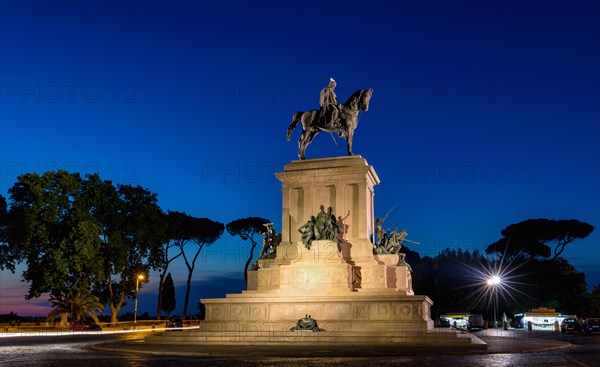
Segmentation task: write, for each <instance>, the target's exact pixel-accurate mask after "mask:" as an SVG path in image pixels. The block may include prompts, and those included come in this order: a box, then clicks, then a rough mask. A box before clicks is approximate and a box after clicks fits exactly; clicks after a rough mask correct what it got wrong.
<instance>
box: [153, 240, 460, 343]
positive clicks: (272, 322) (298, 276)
mask: <svg viewBox="0 0 600 367" xmlns="http://www.w3.org/2000/svg"><path fill="white" fill-rule="evenodd" d="M293 247H295V251H296V256H294V257H293V258H288V259H287V263H285V262H284V260H285V259H283V257H282V256H280V257H279V258H276V259H273V260H261V261H259V266H260V268H259V269H258V270H255V271H253V272H250V273H251V274H252V277H251V278H250V283H251V284H250V286H249V288H255V289H249V290H246V291H243V292H242V293H241V294H228V295H227V297H226V298H219V299H205V300H203V301H202V302H203V303H204V305H205V307H206V314H205V315H206V319H205V320H204V321H202V322H201V323H200V330H198V331H183V332H178V333H164V334H159V335H155V336H151V337H148V338H147V339H146V342H147V343H161V344H164V343H173V344H196V343H202V344H290V343H291V344H303V345H304V344H305V345H311V344H312V345H315V344H319V345H323V344H328V345H374V344H377V345H429V346H433V345H444V346H453V345H456V346H463V347H465V346H469V345H470V344H471V339H470V338H469V337H467V336H465V335H462V336H461V335H458V334H456V333H449V332H434V331H432V330H433V321H432V320H430V317H429V309H430V307H431V304H432V302H431V300H430V299H429V298H428V297H427V296H415V295H412V291H411V292H407V290H402V289H398V287H396V281H397V280H398V278H399V277H401V274H405V273H406V272H409V270H408V269H407V267H406V266H405V265H401V266H398V265H396V263H397V259H398V255H382V256H383V260H381V259H380V260H375V259H376V258H375V257H373V256H371V261H372V264H371V263H369V264H367V263H366V262H363V263H360V264H361V266H362V267H361V268H360V269H358V270H357V269H356V265H353V264H350V263H349V262H348V261H347V260H346V259H345V258H344V256H343V251H342V252H339V251H338V250H337V243H335V242H333V241H315V242H313V244H312V246H311V249H310V250H308V249H306V248H305V247H304V245H302V243H296V244H294V246H293ZM289 253H292V251H290V252H288V254H289ZM382 256H379V257H378V258H382ZM386 261H387V262H388V263H390V264H389V265H386V263H385V262H386ZM365 269H368V271H369V272H370V273H371V274H374V275H372V276H373V280H374V279H375V277H376V276H377V277H379V278H378V279H379V280H380V281H379V284H380V287H379V288H376V287H375V286H374V284H372V285H371V286H370V287H367V288H358V289H355V285H361V284H362V282H356V281H355V277H356V276H357V275H356V274H360V273H361V271H364V270H365ZM376 269H379V270H376ZM274 279H277V280H278V281H277V282H275V281H274ZM361 280H368V277H367V279H365V278H362V277H361ZM382 280H385V281H382ZM275 283H276V284H275ZM400 283H402V282H400ZM387 285H389V286H390V287H389V288H388V287H387ZM306 315H310V316H311V317H312V318H313V319H315V320H316V321H317V322H318V326H319V328H321V329H323V331H317V332H313V331H290V329H291V328H293V327H294V326H295V325H296V323H297V321H298V320H299V319H301V318H303V317H305V316H306Z"/></svg>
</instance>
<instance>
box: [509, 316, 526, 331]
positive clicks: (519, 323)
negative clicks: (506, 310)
mask: <svg viewBox="0 0 600 367" xmlns="http://www.w3.org/2000/svg"><path fill="white" fill-rule="evenodd" d="M510 326H511V327H513V328H515V329H523V328H525V318H524V317H523V315H515V317H514V318H513V320H512V321H511V323H510Z"/></svg>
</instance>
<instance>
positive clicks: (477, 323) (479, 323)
mask: <svg viewBox="0 0 600 367" xmlns="http://www.w3.org/2000/svg"><path fill="white" fill-rule="evenodd" d="M484 327H485V321H483V315H480V314H477V313H474V314H470V315H469V322H468V324H467V328H468V329H469V331H472V330H473V329H477V330H483V328H484Z"/></svg>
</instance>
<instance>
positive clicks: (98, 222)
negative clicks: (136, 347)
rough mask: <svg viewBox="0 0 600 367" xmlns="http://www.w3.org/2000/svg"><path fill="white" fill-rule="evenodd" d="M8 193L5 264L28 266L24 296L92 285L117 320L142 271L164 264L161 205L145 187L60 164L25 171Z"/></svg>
mask: <svg viewBox="0 0 600 367" xmlns="http://www.w3.org/2000/svg"><path fill="white" fill-rule="evenodd" d="M8 192H9V195H10V200H11V206H10V210H9V211H8V213H7V214H6V215H4V217H5V226H4V228H3V230H2V233H3V235H2V236H3V237H5V238H6V241H5V242H4V241H3V242H4V243H3V244H2V245H1V246H2V247H0V249H1V250H2V255H6V256H3V258H2V261H1V263H0V265H1V267H2V268H3V269H4V268H7V269H10V270H13V271H14V269H15V267H14V266H15V264H16V263H24V264H25V265H26V267H25V270H24V272H23V275H22V277H23V279H24V280H25V281H26V282H27V283H28V284H29V291H28V293H27V295H26V298H35V297H39V296H41V295H42V294H44V293H50V294H52V295H53V297H55V298H56V297H58V296H57V295H68V294H71V293H72V292H74V291H75V290H79V291H82V290H90V291H92V292H93V293H94V294H96V295H98V296H99V299H100V302H101V303H107V304H108V305H109V306H110V308H111V312H112V316H113V321H116V317H117V313H118V311H119V310H120V308H121V307H122V306H123V305H124V302H125V299H126V297H127V296H129V295H130V294H131V291H132V290H133V289H135V279H136V277H137V274H138V273H139V272H144V273H147V272H148V271H149V269H151V268H159V267H160V266H161V265H162V256H161V255H162V253H161V250H162V248H161V246H160V244H161V243H162V241H163V238H164V235H163V233H162V231H161V220H162V211H161V209H160V208H159V207H158V204H157V197H156V194H153V193H151V192H150V191H148V190H147V189H144V188H142V187H140V186H131V185H117V186H114V185H113V184H112V182H110V181H103V180H101V179H100V177H99V176H98V175H95V174H94V175H86V176H85V177H84V178H82V177H81V176H80V175H79V174H78V173H69V172H67V171H65V170H59V171H49V172H46V173H44V174H43V175H39V174H37V173H28V174H24V175H21V176H19V177H18V178H17V182H16V183H15V184H14V185H13V186H12V187H11V188H10V189H9V190H8ZM1 204H2V203H0V214H2V206H3V205H1Z"/></svg>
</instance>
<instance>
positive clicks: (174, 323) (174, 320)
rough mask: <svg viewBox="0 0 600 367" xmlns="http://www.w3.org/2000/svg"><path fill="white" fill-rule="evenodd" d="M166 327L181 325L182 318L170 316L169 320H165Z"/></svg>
mask: <svg viewBox="0 0 600 367" xmlns="http://www.w3.org/2000/svg"><path fill="white" fill-rule="evenodd" d="M167 327H168V328H174V327H183V319H182V318H181V317H171V318H170V319H169V321H167Z"/></svg>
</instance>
